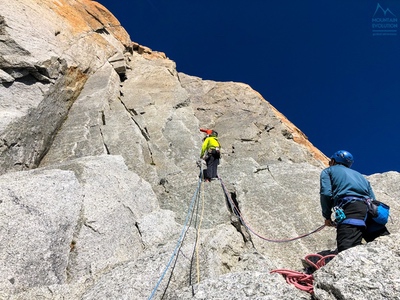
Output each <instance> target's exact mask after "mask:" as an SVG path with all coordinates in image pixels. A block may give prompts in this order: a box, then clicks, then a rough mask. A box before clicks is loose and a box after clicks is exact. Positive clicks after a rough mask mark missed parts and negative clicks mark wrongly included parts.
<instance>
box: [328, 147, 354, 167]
mask: <svg viewBox="0 0 400 300" xmlns="http://www.w3.org/2000/svg"><path fill="white" fill-rule="evenodd" d="M331 159H334V160H335V161H336V162H337V163H338V164H342V165H345V166H346V167H348V168H350V167H351V165H352V164H353V162H354V158H353V155H351V153H350V152H348V151H346V150H339V151H337V152H335V153H334V154H333V155H332V156H331Z"/></svg>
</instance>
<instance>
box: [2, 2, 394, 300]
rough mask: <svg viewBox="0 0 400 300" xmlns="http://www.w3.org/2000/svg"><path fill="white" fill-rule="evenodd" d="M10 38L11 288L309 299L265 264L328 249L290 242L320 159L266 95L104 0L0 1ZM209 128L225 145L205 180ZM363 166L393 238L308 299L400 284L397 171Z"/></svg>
mask: <svg viewBox="0 0 400 300" xmlns="http://www.w3.org/2000/svg"><path fill="white" fill-rule="evenodd" d="M38 16H40V18H39V17H38ZM0 36H1V44H0V107H1V110H0V136H1V138H0V174H1V176H0V191H1V193H0V214H1V218H0V239H1V244H0V245H1V246H0V254H1V257H2V259H1V260H2V263H1V264H0V275H1V280H0V298H1V299H95V298H98V299H149V298H151V299H311V296H310V294H308V293H306V292H303V291H300V290H298V289H296V288H295V287H294V286H292V285H289V284H287V283H286V281H285V280H284V278H283V277H282V276H281V275H279V274H270V271H271V270H274V269H281V268H284V269H292V270H298V271H302V270H303V265H302V261H301V260H302V259H303V258H304V257H305V256H306V255H308V254H310V253H318V252H323V251H331V250H334V249H335V230H334V229H333V228H325V229H323V230H322V231H318V232H316V233H314V234H312V235H310V236H307V237H305V238H301V239H297V240H295V241H290V242H288V241H287V240H288V239H291V238H294V237H298V236H301V235H303V234H307V233H309V232H311V231H313V230H315V229H317V228H319V227H320V226H321V225H322V222H323V219H322V216H321V212H320V208H319V174H320V172H321V170H322V169H323V168H324V167H326V164H327V158H326V156H325V155H324V154H323V153H321V151H319V150H318V149H316V148H315V147H314V146H313V145H312V144H311V142H310V141H308V139H307V137H306V135H305V134H303V133H302V132H301V130H300V129H298V128H297V127H296V126H295V125H294V124H292V123H291V122H290V121H289V120H287V119H286V118H285V117H284V116H283V115H282V114H281V113H280V112H278V111H277V110H276V109H275V108H274V107H273V106H272V105H271V104H270V103H269V102H268V101H266V100H265V99H264V98H263V97H262V96H261V95H260V94H259V93H257V92H256V91H254V90H253V89H252V88H251V87H250V86H248V85H246V84H243V83H235V82H214V81H209V80H203V79H201V78H198V77H195V76H191V75H187V74H183V73H180V72H178V68H177V67H176V65H175V62H173V61H172V60H170V59H168V58H167V57H166V55H165V54H164V53H162V52H156V51H152V50H151V49H149V48H148V47H145V46H142V45H139V44H138V43H135V42H132V41H131V40H130V37H129V35H128V33H127V32H126V31H125V30H124V29H123V28H122V27H121V25H120V24H119V22H118V20H116V19H115V17H114V16H113V15H112V14H111V13H110V12H109V11H108V10H107V9H106V8H105V7H103V6H102V5H101V4H99V3H97V2H95V1H88V0H76V1H72V0H58V1H50V0H43V1H40V3H39V2H38V1H34V0H18V1H12V2H11V3H7V4H6V3H5V1H3V2H0ZM199 128H212V129H214V130H216V131H218V132H219V136H220V142H221V144H222V159H221V164H220V166H219V169H218V170H219V175H220V180H215V181H212V182H210V183H207V184H204V183H201V181H200V180H199V172H200V170H199V168H198V167H197V166H196V161H197V160H198V158H199V154H200V148H201V144H202V138H203V134H202V133H201V132H200V131H199ZM334 150H336V149H334ZM368 179H369V180H370V182H371V184H372V186H373V188H374V191H375V194H376V196H377V197H378V199H379V200H381V201H383V202H385V203H387V204H389V205H390V206H391V211H392V220H391V222H390V223H389V224H388V228H389V230H390V231H391V232H392V235H390V236H387V237H382V238H379V239H378V240H377V241H374V242H372V243H369V244H365V245H362V246H359V247H356V248H353V249H350V250H348V251H345V252H343V253H342V254H340V255H338V256H337V257H335V258H334V259H333V260H332V261H331V262H330V263H329V264H328V265H327V266H326V267H324V268H322V269H320V270H318V271H317V272H316V273H315V282H314V285H315V295H314V296H315V299H399V298H396V297H398V296H397V295H398V294H399V282H398V279H397V278H400V276H399V274H398V273H399V271H398V270H397V266H398V256H399V255H398V253H399V251H398V228H399V224H398V221H397V215H398V211H399V208H400V207H399V204H398V201H397V199H399V198H400V188H399V186H400V185H399V182H400V175H399V173H397V172H387V173H384V174H374V175H371V176H369V177H368ZM239 217H240V218H239ZM278 241H279V242H278ZM388 274H390V275H388Z"/></svg>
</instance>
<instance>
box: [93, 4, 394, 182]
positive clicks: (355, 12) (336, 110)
mask: <svg viewBox="0 0 400 300" xmlns="http://www.w3.org/2000/svg"><path fill="white" fill-rule="evenodd" d="M99 2H100V3H102V4H103V5H104V6H105V7H107V8H108V9H109V10H110V11H111V12H112V13H113V14H114V15H115V16H116V17H117V19H118V20H119V21H120V22H121V24H122V26H123V27H124V28H125V29H126V30H127V31H128V33H129V34H130V36H131V39H132V40H133V41H135V42H138V43H139V44H141V45H144V46H147V47H150V48H151V49H153V50H156V51H162V52H165V53H166V55H167V56H168V57H169V58H170V59H172V60H174V61H175V62H176V65H177V70H178V71H179V72H183V73H186V74H188V75H193V76H198V77H201V78H203V79H207V80H215V81H236V82H244V83H247V84H249V85H250V86H251V87H252V88H253V89H255V90H256V91H258V92H259V93H260V94H262V96H263V97H264V98H265V99H266V100H267V101H269V102H270V103H271V104H272V105H273V106H275V107H276V108H277V109H278V110H279V111H280V112H281V113H283V114H284V115H285V116H286V117H287V118H288V119H289V120H290V121H291V122H293V123H294V124H295V125H296V126H297V127H299V128H300V130H302V131H303V132H304V133H305V134H306V135H307V136H308V138H309V140H310V141H311V142H312V143H313V144H314V145H315V146H316V147H317V148H319V149H320V150H321V151H322V152H323V153H325V154H326V155H327V156H330V155H331V154H333V152H335V151H336V150H340V149H345V150H348V151H350V152H351V153H352V154H353V156H354V158H355V163H354V165H353V168H354V169H356V170H358V171H360V172H361V173H363V174H366V175H370V174H373V173H382V172H386V171H398V172H399V171H400V159H399V153H400V137H399V134H398V130H399V129H400V118H399V107H400V73H399V72H400V29H399V31H398V32H397V33H396V35H392V36H374V35H373V32H372V26H373V24H377V23H376V21H373V19H372V18H373V17H375V18H378V17H379V18H381V19H383V18H391V21H390V24H392V26H400V0H385V1H371V0H352V1H348V0H332V1H321V0H318V1H317V0H313V1H298V0H290V1H288V0H280V1H269V0H248V1H243V0H242V1H239V0H230V1H215V0H214V1H209V0H202V1H197V0H190V1H188V0H168V1H161V0H135V1H117V0H112V1H111V0H99ZM378 3H379V5H380V6H381V7H382V8H383V10H382V9H379V10H378V12H377V13H376V14H375V16H374V13H375V10H376V9H377V6H378ZM387 9H389V10H390V11H386V10H387ZM384 11H386V15H385V12H384ZM397 29H398V28H397ZM221 138H223V133H221Z"/></svg>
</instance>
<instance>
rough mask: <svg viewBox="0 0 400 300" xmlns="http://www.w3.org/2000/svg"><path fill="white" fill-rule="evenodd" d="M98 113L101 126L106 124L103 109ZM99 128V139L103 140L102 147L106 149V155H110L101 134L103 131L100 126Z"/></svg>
mask: <svg viewBox="0 0 400 300" xmlns="http://www.w3.org/2000/svg"><path fill="white" fill-rule="evenodd" d="M100 114H101V124H102V125H103V126H105V125H106V116H105V114H104V110H102V111H101V112H100ZM99 130H100V136H101V139H102V141H103V145H104V149H105V150H106V153H107V154H108V155H110V154H111V153H110V150H109V149H108V146H107V143H106V142H105V139H104V135H103V131H102V130H101V127H100V128H99Z"/></svg>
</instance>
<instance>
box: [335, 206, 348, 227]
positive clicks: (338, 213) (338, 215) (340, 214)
mask: <svg viewBox="0 0 400 300" xmlns="http://www.w3.org/2000/svg"><path fill="white" fill-rule="evenodd" d="M333 211H334V212H335V222H336V223H338V224H339V223H340V222H342V221H344V219H346V214H345V213H344V211H343V209H341V208H340V207H338V206H335V207H334V208H333Z"/></svg>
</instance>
